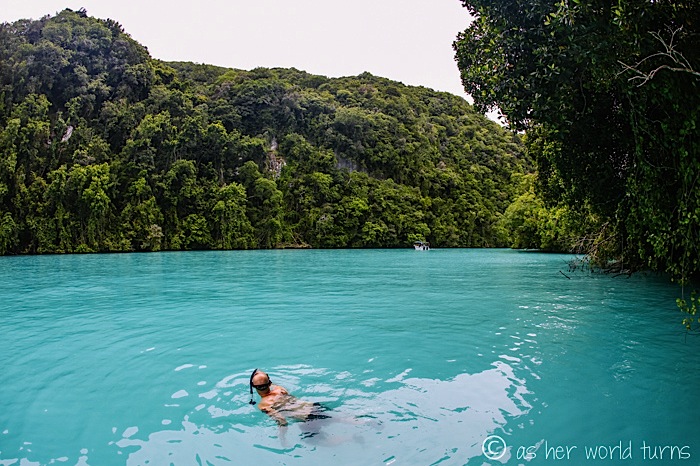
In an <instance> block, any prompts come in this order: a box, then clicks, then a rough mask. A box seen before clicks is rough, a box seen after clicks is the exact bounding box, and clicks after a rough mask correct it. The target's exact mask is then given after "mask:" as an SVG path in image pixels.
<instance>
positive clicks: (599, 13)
mask: <svg viewBox="0 0 700 466" xmlns="http://www.w3.org/2000/svg"><path fill="white" fill-rule="evenodd" d="M463 3H464V5H465V6H466V7H467V8H469V10H470V12H471V13H472V14H473V15H474V17H475V18H476V20H475V21H474V22H473V23H472V24H471V25H470V26H469V28H468V29H467V30H466V31H465V32H464V33H462V34H460V36H459V37H458V40H457V41H456V42H455V50H456V52H457V60H458V63H459V67H460V69H461V72H462V79H463V82H464V84H465V87H466V89H467V91H468V92H470V93H471V94H472V95H473V96H474V98H475V101H476V106H477V107H478V108H481V109H487V108H492V107H499V108H500V109H501V110H502V111H503V113H504V114H505V115H506V116H507V118H508V120H509V121H510V123H511V124H512V125H514V126H515V127H516V128H518V129H523V130H527V133H528V134H527V146H528V150H529V153H530V154H531V155H532V156H533V158H535V159H536V162H537V168H538V181H537V183H536V185H537V188H538V189H537V194H538V196H537V197H538V198H540V199H543V200H544V201H545V202H546V203H547V204H548V205H549V208H553V207H552V206H553V205H556V204H557V202H563V203H564V204H565V205H568V206H569V207H570V208H571V209H573V210H577V211H579V212H582V211H584V212H588V214H589V218H591V216H592V217H593V218H596V219H597V222H594V225H595V228H594V231H593V233H594V234H593V235H592V236H591V238H594V239H593V240H592V241H591V242H590V243H589V244H588V252H590V253H591V254H592V256H593V257H594V258H597V259H598V261H599V262H600V263H603V264H609V262H608V261H609V260H610V259H612V258H615V259H618V261H620V262H619V263H620V264H622V263H623V262H621V261H624V264H625V266H626V267H632V268H635V267H648V268H651V269H653V270H658V271H665V272H669V273H670V274H671V275H672V276H673V277H674V278H675V279H677V280H679V281H681V282H682V283H686V282H687V281H688V280H689V279H690V278H691V277H693V276H694V275H697V274H698V272H699V271H700V249H699V248H700V190H699V189H698V188H699V187H700V138H699V137H698V135H699V134H700V132H699V131H698V127H699V126H700V35H699V34H700V30H699V29H698V28H699V27H700V4H699V3H698V2H697V1H696V0H661V1H648V0H621V1H616V2H611V1H609V0H562V1H549V0H547V1H544V0H495V1H494V0H463ZM530 196H531V197H530V198H529V202H526V201H528V199H526V198H523V199H521V202H520V210H523V208H525V206H527V208H532V207H533V205H534V204H533V202H534V201H533V199H534V198H533V197H532V196H534V194H532V195H530ZM514 209H515V210H517V209H516V208H515V206H514V207H512V208H511V210H514ZM510 217H511V218H515V217H514V214H513V212H511V213H510ZM589 227H591V225H589ZM596 230H597V231H596ZM525 231H527V229H525V230H523V232H525Z"/></svg>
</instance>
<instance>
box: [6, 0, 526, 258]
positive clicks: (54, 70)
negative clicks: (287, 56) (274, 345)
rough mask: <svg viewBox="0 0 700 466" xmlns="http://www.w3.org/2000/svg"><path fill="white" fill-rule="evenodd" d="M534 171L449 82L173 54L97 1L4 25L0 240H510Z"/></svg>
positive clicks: (22, 246) (13, 249)
mask: <svg viewBox="0 0 700 466" xmlns="http://www.w3.org/2000/svg"><path fill="white" fill-rule="evenodd" d="M531 170H532V164H531V163H530V162H529V159H528V158H527V157H526V156H524V147H523V145H522V142H521V140H520V138H519V137H518V136H516V135H514V134H513V133H510V132H507V131H505V130H503V129H502V128H500V127H499V126H498V125H496V124H495V123H493V122H491V121H489V120H487V119H486V118H485V117H483V116H482V115H480V114H478V113H477V112H475V111H474V109H473V108H472V106H471V105H469V104H468V103H467V102H466V101H465V100H464V99H462V98H460V97H457V96H454V95H451V94H448V93H442V92H436V91H432V90H429V89H426V88H422V87H410V86H405V85H403V84H401V83H398V82H393V81H390V80H387V79H383V78H379V77H375V76H372V75H370V74H368V73H364V74H362V75H360V76H356V77H348V78H336V79H329V78H326V77H322V76H315V75H311V74H308V73H305V72H303V71H298V70H295V69H255V70H252V71H243V70H235V69H226V68H220V67H216V66H210V65H203V64H193V63H164V62H161V61H158V60H156V59H153V58H151V57H150V55H149V53H148V51H147V50H146V49H145V48H144V47H143V46H141V45H140V44H138V43H137V42H135V41H134V40H133V39H132V38H131V37H130V36H129V35H128V34H127V33H125V31H124V30H123V28H122V27H121V26H120V25H119V24H118V23H116V22H114V21H112V20H101V19H95V18H91V17H89V16H87V14H86V12H85V11H84V10H81V11H77V12H76V11H71V10H64V11H63V12H61V13H59V14H57V15H56V16H53V17H50V16H47V17H44V18H42V19H40V20H37V21H31V20H21V21H17V22H14V23H11V24H8V23H6V24H2V25H1V26H0V254H17V253H61V252H66V253H67V252H99V251H158V250H185V249H246V248H275V247H293V246H311V247H319V248H336V247H406V246H408V245H410V243H411V242H412V241H414V240H418V239H420V240H428V241H430V242H431V243H432V244H434V245H437V246H440V247H456V246H461V247H471V246H504V245H508V244H509V243H510V242H511V237H510V233H509V231H508V230H507V229H506V228H505V226H504V225H505V223H504V217H503V214H504V212H506V209H507V208H508V206H509V205H510V204H511V202H512V201H513V200H514V199H515V198H516V197H518V196H519V195H521V194H522V192H521V189H522V187H523V186H524V184H523V179H524V177H525V174H526V173H528V172H530V171H531Z"/></svg>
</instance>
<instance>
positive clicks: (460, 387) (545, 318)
mask: <svg viewBox="0 0 700 466" xmlns="http://www.w3.org/2000/svg"><path fill="white" fill-rule="evenodd" d="M569 259H571V256H567V255H547V254H539V253H525V252H518V251H510V250H466V249H462V250H459V249H457V250H439V249H436V250H432V251H428V252H417V251H413V250H408V249H407V250H340V251H316V250H303V251H300V250H295V251H231V252H188V253H156V254H123V255H73V256H35V257H2V258H0V327H1V328H2V338H0V355H1V357H0V378H1V380H0V465H3V466H4V465H23V466H24V465H34V464H42V465H43V464H70V465H74V464H79V465H87V464H89V465H93V466H100V465H119V464H127V465H170V464H174V465H197V464H199V465H249V464H255V465H285V464H287V465H321V464H333V463H334V464H358V465H359V464H362V465H389V464H396V465H433V464H441V465H463V464H469V465H482V464H533V465H536V464H566V465H581V464H597V463H602V464H618V465H619V464H623V465H624V464H629V465H633V464H634V465H638V464H683V465H698V464H700V434H698V432H700V403H699V402H698V387H700V371H698V370H697V367H698V355H699V352H698V349H700V339H699V338H697V337H693V336H686V335H685V334H684V332H683V331H682V327H681V324H680V321H681V319H682V316H681V313H680V312H679V311H678V310H677V308H676V307H675V302H674V300H675V298H676V296H677V295H678V294H679V289H678V288H677V287H676V286H674V285H671V284H669V283H668V282H667V280H664V279H663V278H660V277H656V276H647V275H637V276H633V277H631V278H627V277H611V276H607V275H598V274H591V273H588V272H583V271H577V272H573V273H570V272H569V271H568V265H567V261H568V260H569ZM561 272H563V273H565V274H566V275H568V276H569V278H567V277H565V276H564V274H563V273H561ZM256 367H260V368H261V369H263V370H265V371H267V372H269V373H270V376H271V379H272V381H273V383H277V384H280V385H282V386H284V387H286V388H287V389H288V390H289V391H290V392H291V393H293V394H294V395H296V396H298V397H301V398H304V399H306V400H309V401H315V402H320V403H323V404H325V405H326V406H328V407H330V408H331V413H332V414H333V418H332V419H331V420H330V421H329V420H324V421H313V422H309V423H296V424H291V425H290V426H289V428H288V429H287V431H286V433H285V434H284V435H282V433H281V432H280V430H279V428H278V427H277V426H276V424H275V423H274V422H273V421H272V420H271V419H269V418H268V417H267V416H265V415H264V414H262V413H260V412H259V411H258V410H257V409H256V407H253V406H251V405H250V404H248V401H249V399H250V393H249V386H248V381H249V377H250V373H251V371H252V370H253V369H255V368H256ZM257 398H258V397H257V395H256V399H257ZM501 442H503V443H505V446H504V444H503V443H501ZM593 454H595V455H596V458H597V459H596V460H594V459H593V457H592V455H593ZM601 456H602V457H603V458H604V460H603V461H601V460H600V459H599V458H600V457H601ZM610 458H612V460H611V459H610Z"/></svg>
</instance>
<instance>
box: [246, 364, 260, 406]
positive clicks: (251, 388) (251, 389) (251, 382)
mask: <svg viewBox="0 0 700 466" xmlns="http://www.w3.org/2000/svg"><path fill="white" fill-rule="evenodd" d="M257 373H258V370H257V369H255V370H254V371H253V373H252V374H250V401H249V402H248V404H251V405H254V404H255V400H253V377H255V374H257Z"/></svg>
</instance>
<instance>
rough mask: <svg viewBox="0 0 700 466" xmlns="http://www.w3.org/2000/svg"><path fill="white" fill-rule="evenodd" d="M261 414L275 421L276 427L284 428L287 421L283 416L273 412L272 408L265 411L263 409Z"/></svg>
mask: <svg viewBox="0 0 700 466" xmlns="http://www.w3.org/2000/svg"><path fill="white" fill-rule="evenodd" d="M263 412H264V413H265V414H267V415H268V416H270V417H271V418H272V419H274V420H275V421H277V425H279V426H280V427H284V426H286V425H287V419H286V418H285V417H284V416H282V415H281V414H280V413H279V412H277V411H276V410H274V409H272V408H265V409H263Z"/></svg>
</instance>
